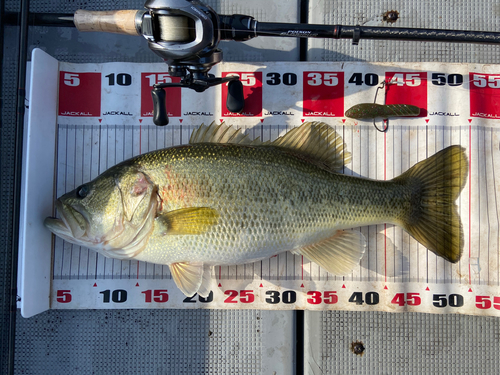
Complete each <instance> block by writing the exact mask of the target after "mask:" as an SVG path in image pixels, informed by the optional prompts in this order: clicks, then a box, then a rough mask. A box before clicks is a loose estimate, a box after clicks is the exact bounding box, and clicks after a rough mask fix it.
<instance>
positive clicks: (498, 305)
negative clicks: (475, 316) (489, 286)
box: [476, 296, 500, 310]
mask: <svg viewBox="0 0 500 375" xmlns="http://www.w3.org/2000/svg"><path fill="white" fill-rule="evenodd" d="M490 298H491V297H490V296H476V307H477V308H478V309H481V310H486V309H489V308H491V306H492V304H491V299H490ZM493 308H494V309H495V310H500V297H493Z"/></svg>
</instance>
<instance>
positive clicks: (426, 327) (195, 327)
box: [0, 0, 500, 374]
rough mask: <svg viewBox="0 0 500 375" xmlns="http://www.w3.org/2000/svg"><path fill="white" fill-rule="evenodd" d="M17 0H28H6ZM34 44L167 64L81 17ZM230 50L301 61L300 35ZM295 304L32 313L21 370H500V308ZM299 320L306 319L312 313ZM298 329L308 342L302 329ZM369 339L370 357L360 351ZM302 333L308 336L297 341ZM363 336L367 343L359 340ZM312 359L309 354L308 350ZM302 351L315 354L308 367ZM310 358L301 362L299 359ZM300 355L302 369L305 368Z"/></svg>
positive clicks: (7, 106)
mask: <svg viewBox="0 0 500 375" xmlns="http://www.w3.org/2000/svg"><path fill="white" fill-rule="evenodd" d="M207 3H208V4H209V5H211V6H212V7H214V9H215V10H216V11H217V12H219V13H223V14H224V13H225V14H232V13H241V14H250V15H253V16H255V17H256V19H257V20H260V21H276V22H298V21H299V7H300V1H296V2H289V1H285V0H279V1H278V0H276V1H271V2H269V1H267V2H266V1H253V2H249V1H243V0H213V1H207ZM308 3H309V6H308V8H309V22H310V23H329V24H335V23H339V24H344V25H353V24H360V25H363V24H371V25H381V26H382V25H387V23H384V22H383V20H382V14H383V13H384V12H386V11H388V10H397V11H398V12H399V14H400V19H399V20H398V21H397V22H396V23H395V26H400V27H405V26H406V27H435V28H456V29H466V30H486V31H487V30H491V31H498V30H500V27H499V26H500V6H499V5H498V4H496V3H495V2H493V1H470V2H463V1H458V0H455V1H447V2H437V1H434V2H433V1H368V0H362V1H356V0H342V1H329V0H323V1H318V0H316V1H313V0H310V1H309V2H308ZM142 6H143V3H142V2H141V1H118V2H116V1H109V0H108V1H100V2H93V3H92V2H89V1H83V0H81V1H75V2H65V3H62V2H60V1H57V0H51V1H49V0H45V1H44V0H33V1H31V2H30V11H32V12H68V13H71V12H74V11H75V10H76V9H79V8H83V9H88V10H105V9H140V8H142ZM6 9H7V10H13V11H17V10H18V4H17V2H16V1H6ZM16 35H17V34H16V30H15V28H14V27H8V28H7V30H6V35H5V37H6V42H5V49H4V54H3V64H4V70H3V72H2V74H3V87H2V89H3V95H2V96H3V108H2V119H3V127H2V129H1V132H2V133H1V138H0V141H1V159H0V162H1V174H2V175H1V177H2V178H1V179H0V187H1V193H2V194H1V198H0V199H1V213H2V217H3V218H4V219H5V220H2V223H1V224H0V225H1V232H0V254H1V259H0V278H1V279H0V286H1V291H2V296H1V297H2V302H1V303H2V308H3V309H2V322H1V323H2V332H1V334H2V336H1V339H2V341H1V343H2V345H1V346H2V352H1V357H0V358H1V359H2V363H1V366H0V371H1V372H2V373H6V369H7V367H6V366H7V365H6V359H7V346H6V344H7V343H8V340H7V334H8V333H7V331H6V330H7V325H8V320H7V318H6V317H8V303H7V302H6V300H5V299H6V297H7V296H8V293H9V291H10V281H9V277H10V271H9V267H10V255H9V254H10V243H11V241H12V239H11V238H10V221H11V215H12V214H11V212H12V198H11V191H12V184H13V182H12V176H13V152H14V151H13V139H14V128H15V101H14V96H15V87H16V86H15V85H16V82H15V81H16V73H17V67H16V62H17V60H16V59H17V55H16V52H17V47H16V46H17V44H16V43H17V40H16ZM29 45H30V49H31V48H34V47H38V48H42V49H44V50H45V51H46V52H48V53H49V54H51V55H52V56H54V57H56V58H57V59H59V60H64V61H72V62H106V61H132V62H157V61H159V58H157V57H156V55H155V54H153V53H152V52H151V51H150V50H149V49H148V47H147V44H146V42H145V41H144V40H143V39H142V38H133V37H125V36H119V35H104V34H99V35H97V34H80V33H78V32H77V31H76V30H75V29H65V28H48V27H31V28H30V33H29ZM221 47H222V48H223V50H224V57H225V59H226V60H227V61H296V60H298V58H299V44H298V42H297V41H296V40H294V39H287V40H284V39H278V38H256V39H254V40H252V41H251V42H248V43H235V42H225V43H221ZM307 56H308V59H309V60H311V61H381V62H391V61H398V62H405V61H406V62H412V61H440V62H443V63H446V62H477V63H492V64H494V63H498V57H499V56H500V47H497V46H477V45H467V44H448V43H421V42H413V43H412V42H386V41H363V40H361V41H360V44H359V46H357V47H356V46H352V44H351V42H350V41H348V40H338V41H336V40H334V41H323V40H310V41H309V42H308V54H307ZM300 315H301V314H297V313H295V312H291V311H286V312H282V311H278V312H273V311H257V310H249V311H234V310H231V311H222V310H210V311H207V310H194V311H193V310H148V311H146V310H98V311H97V310H83V311H82V310H74V311H57V310H52V311H48V312H45V313H42V314H39V315H37V316H35V317H33V318H29V319H24V318H22V317H21V316H20V315H19V314H18V317H17V327H16V345H15V373H16V374H136V373H145V374H205V373H208V374H233V373H234V374H236V373H238V374H259V373H262V374H273V373H276V374H291V373H298V374H299V373H307V374H390V373H456V374H468V373H482V374H487V373H491V374H495V373H500V357H499V356H498V353H500V320H499V319H498V318H491V317H472V316H458V315H431V314H418V313H400V314H391V313H381V312H344V311H342V312H336V311H333V312H305V313H304V315H305V322H304V326H303V327H302V325H301V324H300V322H299V324H297V319H296V318H297V316H299V318H300ZM299 320H300V319H299ZM297 339H298V340H297ZM358 341H359V342H362V343H363V346H364V348H365V350H364V354H363V355H356V354H354V353H353V351H352V349H353V348H352V345H353V343H355V342H358ZM297 343H299V345H303V346H297ZM358 345H359V344H358ZM301 353H304V357H303V358H302V357H300V358H298V359H297V355H301ZM302 363H303V366H302ZM297 365H298V366H297ZM297 367H298V368H297Z"/></svg>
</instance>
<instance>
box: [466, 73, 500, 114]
mask: <svg viewBox="0 0 500 375" xmlns="http://www.w3.org/2000/svg"><path fill="white" fill-rule="evenodd" d="M469 80H470V115H471V117H482V118H500V90H499V88H500V75H498V74H478V73H469Z"/></svg>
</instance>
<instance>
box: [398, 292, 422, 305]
mask: <svg viewBox="0 0 500 375" xmlns="http://www.w3.org/2000/svg"><path fill="white" fill-rule="evenodd" d="M391 303H394V304H396V305H399V306H404V305H405V304H408V305H409V306H418V305H420V304H421V303H422V300H421V298H420V294H419V293H406V299H405V294H404V293H396V295H395V296H394V298H393V299H392V301H391Z"/></svg>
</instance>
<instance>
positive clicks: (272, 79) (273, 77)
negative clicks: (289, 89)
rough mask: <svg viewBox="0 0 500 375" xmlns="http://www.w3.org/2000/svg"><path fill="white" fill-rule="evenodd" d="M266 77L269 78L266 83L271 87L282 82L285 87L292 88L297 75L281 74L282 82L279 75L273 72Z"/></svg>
mask: <svg viewBox="0 0 500 375" xmlns="http://www.w3.org/2000/svg"><path fill="white" fill-rule="evenodd" d="M266 77H268V78H269V79H268V80H267V81H266V83H267V84H268V85H271V86H276V85H279V84H280V83H281V82H283V83H284V84H285V85H287V86H293V85H296V84H297V74H295V73H285V74H283V80H282V78H281V74H279V73H275V72H271V73H267V74H266Z"/></svg>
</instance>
